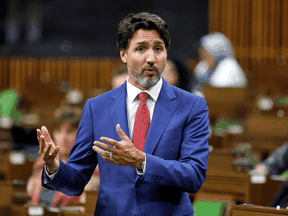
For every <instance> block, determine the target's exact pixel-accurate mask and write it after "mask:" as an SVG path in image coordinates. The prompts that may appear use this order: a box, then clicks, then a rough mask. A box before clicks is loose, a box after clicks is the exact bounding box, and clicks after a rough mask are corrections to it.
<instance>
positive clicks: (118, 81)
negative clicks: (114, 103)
mask: <svg viewBox="0 0 288 216" xmlns="http://www.w3.org/2000/svg"><path fill="white" fill-rule="evenodd" d="M127 77H128V70H127V66H126V65H124V66H122V67H120V68H117V69H116V70H115V71H114V73H113V75H112V79H111V89H115V88H118V87H119V86H121V85H122V84H123V83H124V82H125V81H126V80H127Z"/></svg>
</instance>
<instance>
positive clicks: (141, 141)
mask: <svg viewBox="0 0 288 216" xmlns="http://www.w3.org/2000/svg"><path fill="white" fill-rule="evenodd" d="M138 97H139V99H140V103H139V106H138V108H137V111H136V116H135V121H134V129H133V139H132V140H133V143H134V145H135V146H136V148H137V149H139V150H140V151H143V149H144V145H145V141H146V137H147V133H148V130H149V126H150V113H149V109H148V107H147V104H146V101H147V97H148V94H147V93H146V92H141V93H140V94H139V95H138Z"/></svg>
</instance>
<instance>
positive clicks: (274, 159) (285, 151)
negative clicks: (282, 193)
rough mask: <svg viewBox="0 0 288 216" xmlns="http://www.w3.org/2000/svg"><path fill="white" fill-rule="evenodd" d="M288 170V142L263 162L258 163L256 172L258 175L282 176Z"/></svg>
mask: <svg viewBox="0 0 288 216" xmlns="http://www.w3.org/2000/svg"><path fill="white" fill-rule="evenodd" d="M287 169H288V140H287V141H286V142H285V143H284V144H283V145H282V146H280V147H279V148H277V149H276V150H275V152H274V153H273V154H272V155H270V156H269V157H268V158H267V159H265V160H264V161H263V162H261V163H258V164H257V165H256V167H255V171H256V172H257V173H258V174H263V175H266V174H269V175H281V174H282V173H283V172H284V171H286V170H287Z"/></svg>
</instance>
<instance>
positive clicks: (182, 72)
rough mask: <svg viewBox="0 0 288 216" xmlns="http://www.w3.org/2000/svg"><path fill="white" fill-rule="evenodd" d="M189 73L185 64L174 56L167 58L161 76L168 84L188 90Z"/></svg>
mask: <svg viewBox="0 0 288 216" xmlns="http://www.w3.org/2000/svg"><path fill="white" fill-rule="evenodd" d="M190 74H191V73H190V72H189V70H188V69H187V67H186V65H185V64H184V63H182V62H181V61H179V60H178V59H176V58H169V59H167V62H166V67H165V69H164V72H163V74H162V76H163V78H164V79H165V80H166V81H167V82H168V83H169V84H170V85H174V86H177V87H179V88H181V89H183V90H186V91H190V86H191V83H190V80H191V79H190V78H191V75H190Z"/></svg>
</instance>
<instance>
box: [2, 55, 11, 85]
mask: <svg viewBox="0 0 288 216" xmlns="http://www.w3.org/2000/svg"><path fill="white" fill-rule="evenodd" d="M8 69H9V67H8V59H7V58H0V90H4V89H7V88H9V70H8Z"/></svg>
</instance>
